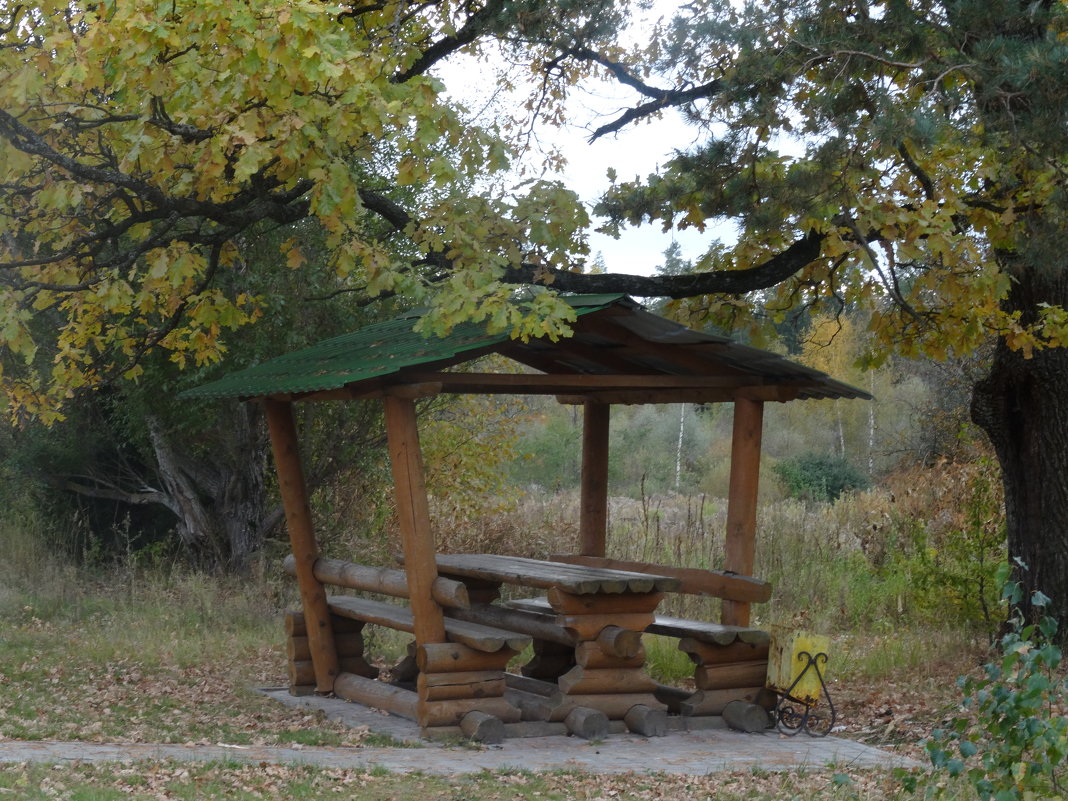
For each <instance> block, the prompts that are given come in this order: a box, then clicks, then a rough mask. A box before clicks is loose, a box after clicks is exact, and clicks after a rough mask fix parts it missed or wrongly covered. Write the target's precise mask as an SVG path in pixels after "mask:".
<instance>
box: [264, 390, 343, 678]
mask: <svg viewBox="0 0 1068 801" xmlns="http://www.w3.org/2000/svg"><path fill="white" fill-rule="evenodd" d="M264 408H265V410H266V412H267V426H268V428H269V429H270V432H271V448H272V450H273V451H274V463H275V466H276V469H277V470H278V488H279V491H280V492H281V494H282V506H283V508H284V509H285V513H286V527H287V528H288V530H289V542H290V545H291V547H292V549H293V557H294V565H295V567H296V573H297V586H298V587H299V588H300V600H301V604H302V606H303V607H304V621H305V625H306V626H307V631H308V645H309V648H310V650H311V658H312V665H313V666H314V668H315V689H316V690H317V691H318V692H321V693H329V692H332V691H333V689H334V679H335V678H336V677H337V675H338V672H339V667H338V656H337V648H336V647H335V646H334V629H333V627H332V626H331V624H330V610H329V609H328V608H327V605H326V590H324V589H323V585H322V584H321V583H319V581H318V579H316V578H315V560H316V559H318V558H319V546H318V545H317V544H316V542H315V528H314V527H313V526H312V519H311V509H310V508H309V507H308V489H307V487H306V485H305V483H304V471H303V469H302V468H301V465H300V451H299V449H298V447H297V427H296V425H295V424H294V422H293V406H292V404H290V403H288V402H285V401H274V400H266V401H265V402H264Z"/></svg>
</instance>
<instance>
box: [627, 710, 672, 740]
mask: <svg viewBox="0 0 1068 801" xmlns="http://www.w3.org/2000/svg"><path fill="white" fill-rule="evenodd" d="M623 722H624V723H626V724H627V728H628V729H630V730H631V731H632V732H634V733H635V734H640V735H642V736H643V737H663V736H664V735H665V734H667V712H666V711H665V710H664V709H653V708H651V707H648V706H645V705H644V704H635V705H634V706H632V707H631V708H630V709H628V710H627V714H626V715H624V716H623Z"/></svg>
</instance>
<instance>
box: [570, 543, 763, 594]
mask: <svg viewBox="0 0 1068 801" xmlns="http://www.w3.org/2000/svg"><path fill="white" fill-rule="evenodd" d="M549 558H550V559H551V560H552V561H554V562H567V563H569V564H573V565H588V566H589V567H605V568H609V569H611V570H629V571H631V572H632V573H651V574H653V575H657V576H671V577H672V578H676V579H678V580H679V581H680V582H681V584H680V586H679V589H678V590H676V592H682V593H686V594H689V595H708V596H711V597H713V598H724V599H726V600H729V601H744V602H748V603H764V602H765V601H768V600H770V599H771V584H769V583H768V582H766V581H762V580H761V579H756V578H752V577H751V576H741V575H738V574H737V573H730V572H727V571H721V570H704V569H702V568H697V567H672V566H670V565H656V564H651V563H649V562H631V561H626V560H623V559H606V558H604V557H599V556H580V555H578V554H553V555H552V556H550V557H549Z"/></svg>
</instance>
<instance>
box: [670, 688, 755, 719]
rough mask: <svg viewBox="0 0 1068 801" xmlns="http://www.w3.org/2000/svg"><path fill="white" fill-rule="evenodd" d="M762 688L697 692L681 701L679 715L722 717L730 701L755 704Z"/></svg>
mask: <svg viewBox="0 0 1068 801" xmlns="http://www.w3.org/2000/svg"><path fill="white" fill-rule="evenodd" d="M763 689H764V688H763V687H738V688H735V689H732V690H699V691H697V692H695V693H694V694H693V695H691V696H690V697H689V699H687V700H686V701H683V702H682V704H681V705H680V706H679V713H680V714H682V715H684V716H695V715H716V716H719V715H722V714H723V710H724V708H725V707H726V706H727V704H729V703H730V702H731V701H747V702H748V703H755V702H756V701H757V699H759V698H760V697H761V693H762V691H763Z"/></svg>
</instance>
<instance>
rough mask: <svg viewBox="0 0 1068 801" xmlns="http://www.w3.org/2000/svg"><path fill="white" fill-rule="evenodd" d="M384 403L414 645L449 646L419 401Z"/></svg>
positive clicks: (389, 399) (388, 399) (399, 399)
mask: <svg viewBox="0 0 1068 801" xmlns="http://www.w3.org/2000/svg"><path fill="white" fill-rule="evenodd" d="M384 401H385V406H386V434H387V436H388V437H389V456H390V460H391V461H392V463H393V486H394V489H395V491H396V494H397V518H398V519H399V521H400V529H401V547H402V548H403V549H404V570H405V572H406V573H407V574H408V599H409V603H410V604H411V608H412V616H413V618H414V623H415V641H416V643H417V644H419V645H426V644H427V643H441V642H445V621H444V618H443V616H442V613H441V607H440V606H438V604H437V602H436V601H435V600H434V598H433V595H432V593H433V586H434V581H435V579H437V577H438V569H437V564H436V562H435V557H436V548H435V546H434V535H433V532H432V531H431V530H430V510H429V509H428V508H427V499H426V485H425V483H424V479H423V457H422V454H421V452H420V450H419V429H418V426H417V425H416V419H415V401H414V400H412V399H411V398H404V397H398V396H396V395H387V396H386V397H385V399H384Z"/></svg>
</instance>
